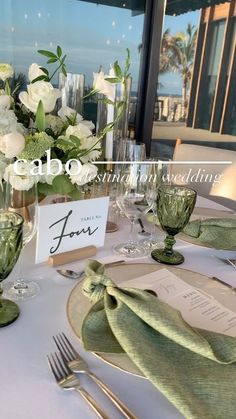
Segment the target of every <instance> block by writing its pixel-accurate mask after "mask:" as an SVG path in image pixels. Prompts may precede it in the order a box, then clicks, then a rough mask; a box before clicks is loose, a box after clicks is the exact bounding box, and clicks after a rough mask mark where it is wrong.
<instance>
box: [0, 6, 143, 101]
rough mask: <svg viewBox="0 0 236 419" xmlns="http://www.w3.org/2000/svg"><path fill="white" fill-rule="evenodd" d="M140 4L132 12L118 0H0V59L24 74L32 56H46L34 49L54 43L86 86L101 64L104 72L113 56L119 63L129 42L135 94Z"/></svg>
mask: <svg viewBox="0 0 236 419" xmlns="http://www.w3.org/2000/svg"><path fill="white" fill-rule="evenodd" d="M108 3H109V2H108ZM129 3H130V2H129ZM131 3H132V2H131ZM142 4H143V10H144V4H145V1H143V2H139V7H140V8H139V11H138V13H137V11H135V10H131V9H129V8H127V6H126V4H125V2H123V1H120V2H119V1H116V5H120V7H110V6H105V5H102V4H94V3H91V2H85V1H79V0H33V1H32V0H20V1H19V0H1V13H0V57H1V58H0V61H1V62H9V63H11V64H12V65H13V67H14V69H15V71H16V73H17V74H19V73H23V74H24V75H27V71H28V67H29V65H30V64H31V63H32V62H37V63H39V64H42V65H44V64H45V62H46V60H45V59H44V58H43V57H42V56H39V55H38V54H37V50H38V49H48V50H55V48H56V46H57V45H58V44H59V45H60V46H61V47H62V49H63V51H64V53H66V54H67V70H68V72H70V73H77V74H78V73H80V74H84V75H85V86H87V87H88V86H91V84H92V81H93V72H97V71H98V70H99V68H101V66H102V67H103V69H104V71H105V72H107V71H109V68H110V64H111V63H113V62H114V61H115V60H116V59H118V60H119V62H120V63H121V64H123V63H124V58H125V53H126V48H129V49H130V53H131V60H132V64H131V73H132V92H133V96H137V88H138V78H139V64H140V53H139V48H138V47H139V45H140V44H141V42H142V32H143V20H144V14H143V12H142V7H141V6H142ZM140 5H141V6H140ZM53 82H54V84H57V83H58V78H57V77H56V78H54V80H53Z"/></svg>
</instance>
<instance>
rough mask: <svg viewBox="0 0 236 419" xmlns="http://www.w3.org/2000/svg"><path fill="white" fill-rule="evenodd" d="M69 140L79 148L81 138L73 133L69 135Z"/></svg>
mask: <svg viewBox="0 0 236 419" xmlns="http://www.w3.org/2000/svg"><path fill="white" fill-rule="evenodd" d="M70 140H71V141H72V143H73V144H74V145H75V147H77V148H79V147H80V145H81V140H80V139H79V138H78V137H76V136H75V135H70Z"/></svg>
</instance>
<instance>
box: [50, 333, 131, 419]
mask: <svg viewBox="0 0 236 419" xmlns="http://www.w3.org/2000/svg"><path fill="white" fill-rule="evenodd" d="M53 340H54V342H55V344H56V346H57V349H58V350H59V351H60V353H61V356H62V358H63V359H64V362H66V363H67V365H68V367H69V368H70V369H71V370H72V371H74V372H76V373H81V374H87V375H88V376H89V377H90V378H92V379H93V381H94V382H95V383H96V384H97V385H98V386H99V387H100V389H101V390H102V391H103V392H104V393H105V394H106V396H107V397H109V399H110V400H111V401H112V402H113V403H114V405H115V406H116V407H117V408H118V409H119V410H120V412H122V413H123V415H124V417H126V418H127V419H137V417H136V416H135V415H134V414H133V413H132V412H131V411H130V410H129V409H128V407H127V406H126V405H125V404H124V403H123V402H122V401H121V400H120V399H119V398H118V397H117V396H116V395H115V394H114V393H113V392H112V391H111V389H110V388H109V387H107V385H106V384H105V383H104V382H103V381H101V380H100V378H98V377H97V376H96V375H95V374H94V373H92V372H91V371H90V370H89V368H88V365H87V363H86V362H85V361H84V359H83V358H82V357H81V356H80V354H79V353H78V352H77V351H76V350H75V348H74V347H73V345H72V344H71V342H70V341H69V339H68V338H67V337H66V335H65V333H59V334H58V335H56V336H53Z"/></svg>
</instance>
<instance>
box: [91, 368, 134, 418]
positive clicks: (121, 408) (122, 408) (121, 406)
mask: <svg viewBox="0 0 236 419" xmlns="http://www.w3.org/2000/svg"><path fill="white" fill-rule="evenodd" d="M89 376H90V377H91V378H92V379H93V380H94V382H95V383H96V384H97V385H98V386H99V387H100V389H101V390H102V391H103V392H104V393H105V394H106V395H107V397H109V399H110V400H111V401H112V402H113V403H114V405H115V406H116V407H117V409H119V411H120V412H122V413H123V415H124V416H125V417H126V418H127V419H137V416H135V415H134V414H133V413H132V412H131V411H130V410H129V409H128V407H127V406H126V405H125V404H124V403H123V402H122V401H121V400H120V399H119V398H118V397H117V396H116V395H115V394H114V393H113V392H112V391H111V389H110V388H109V387H107V385H106V384H105V383H104V382H103V381H102V380H100V378H98V377H97V376H96V375H95V374H93V373H89Z"/></svg>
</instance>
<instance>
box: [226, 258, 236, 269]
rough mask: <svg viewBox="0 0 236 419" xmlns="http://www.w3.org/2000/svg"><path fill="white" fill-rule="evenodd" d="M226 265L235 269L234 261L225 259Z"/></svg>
mask: <svg viewBox="0 0 236 419" xmlns="http://www.w3.org/2000/svg"><path fill="white" fill-rule="evenodd" d="M226 263H228V264H229V265H231V266H233V268H235V269H236V260H235V259H226Z"/></svg>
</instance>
